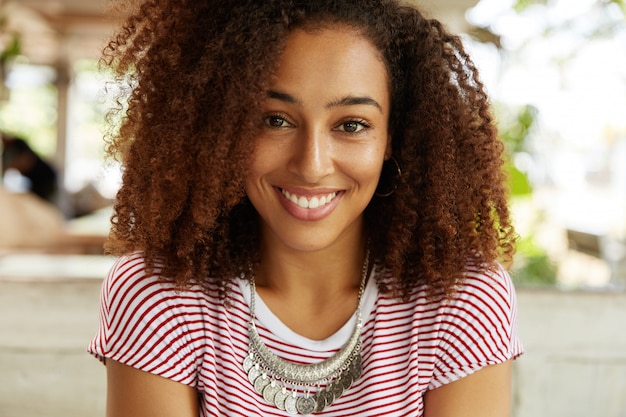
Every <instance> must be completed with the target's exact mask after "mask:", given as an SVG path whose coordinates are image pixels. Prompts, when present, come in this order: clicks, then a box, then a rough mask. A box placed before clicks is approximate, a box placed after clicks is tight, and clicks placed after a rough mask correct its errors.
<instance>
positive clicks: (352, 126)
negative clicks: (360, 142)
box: [337, 120, 369, 133]
mask: <svg viewBox="0 0 626 417" xmlns="http://www.w3.org/2000/svg"><path fill="white" fill-rule="evenodd" d="M367 128H369V125H368V124H367V123H365V121H362V120H349V121H347V122H343V123H342V124H340V125H339V126H338V128H337V130H341V131H342V132H346V133H359V132H361V131H362V130H363V129H367Z"/></svg>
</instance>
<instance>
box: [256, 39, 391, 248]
mask: <svg viewBox="0 0 626 417" xmlns="http://www.w3.org/2000/svg"><path fill="white" fill-rule="evenodd" d="M389 107H390V97H389V88H388V76H387V70H386V67H385V65H384V63H383V61H382V60H381V58H380V54H379V52H378V51H377V50H376V48H375V47H374V46H373V45H372V44H371V43H370V42H369V41H368V40H367V39H366V38H364V37H363V36H361V35H359V34H357V33H356V32H355V31H354V30H352V29H348V28H345V27H333V28H326V29H323V30H318V31H314V32H306V31H303V30H300V29H296V30H294V31H293V32H292V33H291V34H290V36H289V37H288V38H287V42H286V47H285V51H284V53H283V55H282V57H281V59H280V62H279V69H278V73H277V76H276V79H275V83H274V85H273V86H272V87H271V89H270V91H268V94H267V100H266V102H265V104H264V107H263V111H264V122H265V123H264V129H263V131H262V132H261V133H260V135H259V136H258V137H257V139H256V148H255V153H254V158H253V161H252V164H251V169H250V174H249V175H248V177H247V178H246V191H247V194H248V197H249V198H250V201H251V202H252V204H253V205H254V207H255V208H256V210H257V211H258V213H259V214H260V217H261V226H262V228H261V230H262V235H263V241H264V243H265V244H270V245H285V246H287V247H288V248H290V249H293V250H297V251H315V250H321V249H325V248H330V247H333V245H334V244H337V243H341V242H344V243H347V244H352V245H354V244H356V243H357V242H358V240H359V239H361V238H362V226H363V225H362V221H363V220H362V219H363V211H364V210H365V207H366V206H367V204H368V203H369V201H370V199H371V198H372V195H373V194H374V191H375V189H376V185H377V183H378V178H379V176H380V172H381V167H382V163H383V161H384V160H385V159H386V158H388V157H389V156H390V155H391V140H390V135H389V132H388V119H389Z"/></svg>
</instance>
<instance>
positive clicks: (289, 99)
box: [267, 90, 383, 113]
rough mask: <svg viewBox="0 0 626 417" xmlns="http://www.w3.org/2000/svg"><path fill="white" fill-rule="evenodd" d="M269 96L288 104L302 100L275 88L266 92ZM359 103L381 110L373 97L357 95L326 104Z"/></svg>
mask: <svg viewBox="0 0 626 417" xmlns="http://www.w3.org/2000/svg"><path fill="white" fill-rule="evenodd" d="M267 95H268V97H269V98H272V99H276V100H280V101H284V102H286V103H290V104H297V105H302V102H301V101H300V100H299V99H298V98H296V97H294V96H292V95H291V94H288V93H282V92H280V91H275V90H270V91H269V92H268V93H267ZM359 105H368V106H374V107H376V108H377V109H378V110H379V111H380V112H381V113H382V111H383V108H382V106H381V105H380V104H379V103H378V102H377V101H376V100H374V99H373V98H371V97H367V96H364V97H358V96H346V97H341V98H339V99H337V100H333V101H331V102H330V103H328V104H327V105H326V108H327V109H332V108H335V107H341V106H359Z"/></svg>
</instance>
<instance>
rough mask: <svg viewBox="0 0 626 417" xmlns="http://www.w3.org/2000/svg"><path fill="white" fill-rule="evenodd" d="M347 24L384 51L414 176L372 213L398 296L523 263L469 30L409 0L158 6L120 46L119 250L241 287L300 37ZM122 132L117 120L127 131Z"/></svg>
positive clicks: (150, 0)
mask: <svg viewBox="0 0 626 417" xmlns="http://www.w3.org/2000/svg"><path fill="white" fill-rule="evenodd" d="M333 24H343V25H348V26H350V27H353V28H355V29H357V30H359V31H360V33H362V34H363V35H364V36H365V37H367V38H368V39H369V40H370V41H371V42H372V43H373V44H374V45H375V46H376V47H377V49H378V50H379V51H380V52H381V55H382V56H383V59H384V61H385V63H386V66H387V68H388V71H389V75H390V77H389V78H390V80H391V81H390V84H391V85H390V90H391V97H392V106H391V116H390V124H389V126H390V130H391V133H392V147H393V150H394V158H395V159H396V160H397V161H398V163H399V165H400V166H401V168H402V175H401V176H400V177H398V178H395V179H394V187H395V188H394V189H395V191H394V193H393V194H392V195H390V196H388V197H385V198H382V197H374V198H373V199H372V201H371V202H370V204H369V206H368V207H367V209H366V211H365V219H366V220H365V224H366V228H367V234H368V236H369V238H370V242H371V251H372V253H373V254H374V256H375V257H376V259H377V260H378V262H379V264H380V265H381V266H383V267H385V268H388V270H389V272H390V276H391V277H393V278H392V281H391V283H390V285H387V286H386V287H384V288H381V289H382V290H383V291H389V292H391V293H392V294H394V295H396V296H398V295H402V294H407V293H408V291H409V290H411V289H412V288H415V287H416V286H418V285H426V286H427V287H428V288H429V289H430V291H431V294H435V293H440V294H441V293H443V294H448V293H450V292H451V291H453V289H454V285H455V283H456V282H457V281H458V279H459V278H460V276H461V275H462V273H463V271H464V270H465V268H466V266H467V263H468V260H473V261H476V262H480V263H482V264H484V265H486V266H488V265H494V264H495V262H496V261H498V260H500V261H502V262H504V263H508V262H510V261H511V258H512V254H513V250H514V241H515V233H514V230H513V227H512V225H511V221H510V218H509V211H508V207H507V193H506V187H505V185H504V184H505V177H504V174H503V171H502V165H503V146H502V144H501V143H500V142H499V141H498V139H497V132H496V128H495V126H494V123H493V119H492V116H491V114H490V108H489V101H488V97H487V96H486V94H485V92H484V89H483V85H482V83H481V82H480V80H479V78H478V73H477V70H476V68H475V66H474V64H473V63H472V62H471V60H470V59H469V57H468V54H467V53H466V51H465V49H464V47H463V45H462V43H461V40H460V39H459V38H458V37H457V36H453V35H451V34H450V33H448V32H447V31H446V30H445V29H444V27H443V26H442V24H441V23H440V22H438V21H437V20H434V19H428V18H426V17H424V15H423V14H422V13H421V12H420V11H418V10H416V9H415V8H414V7H412V6H408V5H404V4H402V3H401V2H399V1H396V0H359V2H358V3H355V2H354V1H353V0H263V1H260V0H255V1H252V0H220V1H215V0H168V1H166V0H146V1H144V2H143V4H141V5H140V7H138V8H136V9H135V10H134V11H133V12H132V13H130V15H129V17H127V19H126V21H125V23H124V24H123V26H122V28H121V30H120V31H119V32H118V33H117V35H116V36H115V37H114V38H113V39H112V40H111V41H110V42H109V43H108V45H107V47H106V48H105V50H104V54H103V58H102V60H101V63H102V64H105V65H106V66H107V67H108V68H111V69H112V70H113V71H114V73H115V75H116V77H115V81H116V82H117V86H118V89H117V90H116V91H117V92H118V93H117V97H116V98H117V103H118V105H117V106H115V108H114V109H112V111H111V112H110V113H109V117H110V119H111V121H113V120H115V119H116V116H118V117H117V118H118V119H121V120H120V123H119V125H115V124H112V125H111V126H114V127H112V128H111V131H110V133H109V135H108V137H107V141H108V151H109V153H110V154H111V155H114V156H116V157H118V158H119V159H120V160H121V161H122V162H123V167H124V171H123V185H122V186H121V188H120V190H119V192H118V195H117V200H116V204H115V214H114V216H113V218H112V228H111V234H110V237H109V240H108V242H107V246H106V248H107V251H108V252H109V253H111V254H115V255H121V254H124V253H128V252H130V251H143V254H144V256H145V258H146V261H147V265H148V267H149V268H150V267H152V266H154V265H155V264H157V263H158V264H160V265H163V267H164V270H163V272H162V273H163V275H164V276H167V277H170V278H171V279H174V280H175V281H176V282H177V283H178V284H180V285H183V286H184V285H189V284H191V283H206V282H209V281H210V282H214V283H217V284H218V285H220V286H221V287H222V288H224V291H227V288H228V283H229V281H231V280H232V278H233V277H236V276H239V275H241V274H242V273H245V271H246V270H247V269H248V268H249V265H250V264H251V262H256V261H258V259H257V257H258V245H259V241H260V237H259V226H258V216H257V215H256V212H255V210H254V208H253V207H252V205H251V204H250V202H249V200H248V199H247V197H246V195H245V191H244V178H245V176H246V173H247V167H248V163H249V160H250V157H251V154H252V151H253V146H254V140H255V136H256V135H257V132H259V129H260V127H261V124H262V119H263V118H262V114H261V111H260V109H261V103H263V101H264V100H265V99H266V95H267V91H268V89H269V87H270V86H271V82H272V76H273V74H274V73H275V71H276V69H277V62H278V60H279V57H280V54H281V51H282V49H283V47H284V43H285V39H286V37H287V36H288V35H289V33H290V31H291V30H293V29H294V28H297V27H299V28H304V29H314V28H316V27H321V26H324V25H333ZM115 129H117V130H115Z"/></svg>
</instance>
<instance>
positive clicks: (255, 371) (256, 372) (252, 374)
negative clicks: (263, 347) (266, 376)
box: [248, 365, 261, 384]
mask: <svg viewBox="0 0 626 417" xmlns="http://www.w3.org/2000/svg"><path fill="white" fill-rule="evenodd" d="M260 376H261V368H259V365H254V366H253V367H252V368H250V370H249V371H248V381H250V383H251V384H254V381H255V380H256V379H257V378H258V377H260Z"/></svg>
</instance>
